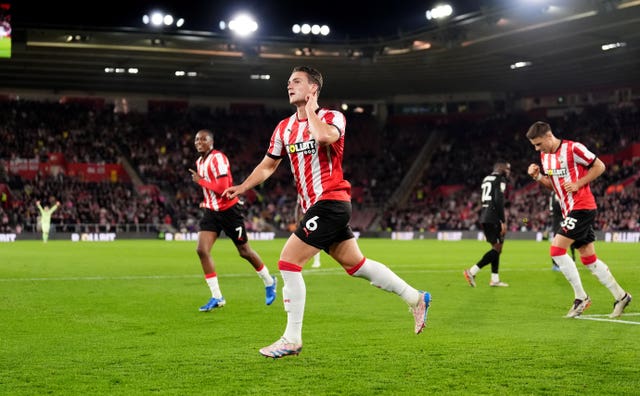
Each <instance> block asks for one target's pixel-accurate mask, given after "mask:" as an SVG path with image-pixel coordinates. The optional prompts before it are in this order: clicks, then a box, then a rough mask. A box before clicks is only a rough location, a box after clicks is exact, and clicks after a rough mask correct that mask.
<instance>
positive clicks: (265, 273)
mask: <svg viewBox="0 0 640 396" xmlns="http://www.w3.org/2000/svg"><path fill="white" fill-rule="evenodd" d="M256 273H257V274H258V276H259V277H260V279H262V281H263V282H264V285H265V286H271V285H273V278H272V277H271V274H270V273H269V268H267V266H266V265H263V266H262V269H261V270H260V271H256Z"/></svg>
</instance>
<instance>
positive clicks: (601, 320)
mask: <svg viewBox="0 0 640 396" xmlns="http://www.w3.org/2000/svg"><path fill="white" fill-rule="evenodd" d="M634 315H640V314H637V313H629V314H624V316H634ZM595 316H607V315H589V316H584V315H580V316H578V317H576V319H582V320H595V321H597V322H613V323H624V324H632V325H640V322H631V321H629V320H620V319H604V318H596V317H595Z"/></svg>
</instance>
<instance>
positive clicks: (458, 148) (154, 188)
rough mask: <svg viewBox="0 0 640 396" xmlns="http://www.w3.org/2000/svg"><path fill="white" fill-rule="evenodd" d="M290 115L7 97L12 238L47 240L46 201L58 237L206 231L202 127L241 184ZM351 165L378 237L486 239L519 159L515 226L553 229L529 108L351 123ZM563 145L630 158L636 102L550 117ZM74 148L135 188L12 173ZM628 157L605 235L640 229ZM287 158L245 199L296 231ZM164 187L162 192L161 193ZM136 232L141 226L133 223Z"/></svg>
mask: <svg viewBox="0 0 640 396" xmlns="http://www.w3.org/2000/svg"><path fill="white" fill-rule="evenodd" d="M289 114H290V112H286V111H283V112H276V111H270V112H269V111H265V110H261V109H254V110H252V111H246V109H236V110H234V109H211V108H209V107H205V106H200V107H180V106H167V107H161V108H155V109H149V111H148V112H146V113H138V112H130V113H128V114H123V113H118V112H114V108H113V107H112V106H108V105H103V106H96V105H95V104H93V105H92V104H87V103H51V102H37V101H24V100H21V101H9V100H7V101H0V140H1V141H2V142H3V144H2V145H0V186H2V185H5V186H7V188H6V189H5V190H0V193H1V194H2V195H1V197H2V200H1V201H0V233H4V232H17V233H20V232H24V231H28V232H33V231H35V230H36V226H37V222H38V218H37V217H38V211H37V209H36V207H35V201H37V200H41V201H43V202H45V203H46V202H50V203H53V202H55V201H56V200H59V201H60V202H61V203H62V206H61V208H60V210H58V211H56V212H54V214H53V217H52V224H53V225H54V226H55V227H56V229H57V230H58V231H63V232H65V231H67V232H68V231H75V232H77V231H116V230H123V227H134V228H133V230H139V229H143V230H151V231H160V230H164V229H173V230H180V231H185V232H187V231H197V229H198V219H199V216H200V209H199V203H200V201H201V198H202V193H201V190H200V187H199V186H197V185H195V184H194V183H193V182H192V180H191V177H190V174H189V171H188V169H189V168H192V169H194V168H195V160H196V158H197V153H196V151H195V149H194V147H193V139H194V135H195V133H196V132H197V130H199V129H202V128H208V129H212V130H213V131H214V132H215V147H216V148H218V149H220V150H222V151H224V152H225V153H226V154H227V156H228V157H229V159H230V161H231V166H232V172H233V176H234V179H235V181H236V182H240V181H242V180H243V179H244V178H245V177H246V176H247V175H248V172H250V171H251V170H252V169H253V167H254V166H255V165H256V164H257V163H258V162H259V161H260V160H261V159H262V157H263V156H264V153H265V152H266V148H267V145H268V140H269V137H270V135H271V133H272V131H273V128H274V127H275V126H276V124H277V122H278V121H279V120H280V119H282V118H283V117H286V116H288V115H289ZM347 120H348V121H347V134H346V140H347V145H346V151H345V161H344V170H345V175H346V177H347V179H349V180H350V181H351V182H352V186H353V203H354V219H355V218H357V216H355V215H356V214H357V213H365V212H366V213H371V214H372V215H371V216H369V217H367V219H368V220H367V221H364V222H362V223H361V224H360V223H359V224H354V227H355V228H357V229H360V230H361V231H365V230H395V231H400V230H411V231H417V230H423V231H438V230H474V229H477V227H478V211H479V202H480V200H479V184H480V182H481V181H482V178H483V177H484V176H485V175H486V174H488V173H490V171H491V169H492V166H493V163H494V162H496V161H497V160H506V161H509V162H511V165H512V177H511V184H510V186H509V191H508V193H507V197H508V200H509V206H508V216H507V218H508V227H509V230H511V231H525V230H526V231H541V230H545V229H547V228H548V227H549V216H548V197H549V195H548V192H546V191H540V189H539V187H538V186H537V185H535V184H532V182H531V180H530V179H529V177H528V176H527V174H526V167H527V166H528V164H529V163H530V162H536V161H537V158H538V157H537V153H536V152H535V151H534V150H533V148H532V147H531V145H530V143H529V142H528V141H527V140H526V137H525V132H526V130H527V128H528V126H529V125H530V124H531V123H532V122H533V121H536V119H533V118H532V117H531V116H530V115H528V114H525V113H519V114H509V115H499V116H496V115H494V116H482V117H481V116H476V117H471V118H455V117H450V118H447V117H442V116H440V117H416V116H409V117H404V116H402V115H392V116H390V117H389V119H388V121H387V122H386V123H385V124H383V125H381V124H380V122H379V121H378V120H376V119H375V118H374V117H373V116H371V115H365V114H351V113H349V114H348V117H347ZM550 122H551V123H552V126H553V128H554V132H555V134H556V135H557V136H560V137H564V138H569V139H573V140H578V141H582V142H584V143H585V144H586V145H587V146H588V147H590V148H591V149H592V150H593V151H594V152H596V154H598V155H602V154H616V153H618V152H620V151H621V150H623V149H624V148H625V147H627V146H628V145H629V144H631V143H633V142H640V116H639V114H638V110H637V108H636V107H633V106H631V107H627V108H621V109H613V110H612V109H611V108H608V107H607V106H604V105H603V106H594V107H592V108H589V109H586V110H585V111H583V112H582V113H580V114H578V113H569V114H567V115H566V116H564V117H561V118H557V119H556V118H554V119H553V120H550ZM434 131H440V132H441V136H442V138H441V140H440V142H439V143H438V146H437V148H436V150H435V151H434V152H433V155H432V156H431V157H430V158H431V160H430V161H429V162H428V163H426V164H424V171H423V173H422V174H421V177H420V179H419V180H418V182H417V183H416V187H415V189H414V190H413V191H412V193H411V196H410V198H409V200H408V201H407V202H406V203H405V204H402V205H395V206H394V205H389V198H390V197H391V195H392V194H393V193H394V191H395V189H396V188H397V186H398V185H399V183H400V181H401V180H402V178H403V177H404V175H405V174H406V173H407V171H408V170H409V168H410V167H411V166H412V165H413V164H414V162H415V160H416V158H417V154H418V152H419V151H420V149H421V148H422V146H423V145H424V144H425V142H426V141H427V140H428V139H429V136H430V134H432V133H434ZM52 153H63V155H64V158H65V159H66V162H67V163H73V162H81V163H96V164H105V163H116V164H122V165H126V167H127V169H129V172H130V175H131V181H129V180H116V181H114V180H104V181H99V182H93V181H92V182H87V181H82V180H79V179H78V178H76V177H73V176H71V175H67V174H65V173H64V172H50V173H45V172H38V173H37V174H36V176H35V177H34V178H26V177H21V176H19V175H18V174H16V173H14V172H10V171H8V166H7V164H8V163H9V162H10V161H11V160H15V159H16V158H23V159H25V158H26V159H38V160H39V161H41V162H47V161H48V159H49V156H50V155H51V154H52ZM613 158H614V160H613V162H612V163H611V164H610V166H609V167H608V170H607V172H606V174H605V175H603V176H602V177H601V178H599V179H598V180H597V181H596V182H594V183H593V184H592V187H593V190H594V193H595V195H596V197H597V199H598V203H599V206H600V209H601V210H600V212H599V217H598V225H599V228H600V229H601V230H612V229H616V230H636V231H638V230H640V224H639V221H640V199H639V197H638V194H639V193H638V191H640V177H639V176H640V158H636V159H635V160H634V159H624V160H617V159H616V158H615V156H614V157H613ZM288 166H289V164H288V162H287V160H286V159H285V160H284V161H283V163H282V164H281V166H280V169H279V170H278V173H277V174H276V175H274V177H272V178H271V179H269V180H268V181H267V182H266V183H265V184H264V185H262V186H259V187H258V188H256V189H255V190H252V191H250V192H248V193H247V194H246V195H245V196H244V202H245V204H244V208H245V210H246V217H247V222H248V224H247V227H248V229H249V230H253V231H269V230H271V231H273V230H290V229H291V227H292V226H293V225H294V224H295V219H296V210H295V208H296V193H295V190H294V189H293V183H292V182H291V180H290V175H289V174H288V171H287V170H286V169H284V168H285V167H288ZM150 187H151V188H150ZM127 230H132V229H130V228H127Z"/></svg>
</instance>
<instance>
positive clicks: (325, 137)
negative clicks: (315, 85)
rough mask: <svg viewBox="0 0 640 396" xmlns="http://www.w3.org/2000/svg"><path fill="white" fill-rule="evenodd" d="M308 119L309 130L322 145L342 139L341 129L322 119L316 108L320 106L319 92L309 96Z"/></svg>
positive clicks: (307, 105)
mask: <svg viewBox="0 0 640 396" xmlns="http://www.w3.org/2000/svg"><path fill="white" fill-rule="evenodd" d="M305 108H306V110H307V121H308V122H309V132H311V135H312V136H313V138H314V139H315V141H316V142H317V143H318V144H319V145H320V146H327V145H329V144H332V143H335V142H336V141H337V140H338V139H340V130H338V128H337V127H336V126H335V125H330V124H327V123H326V122H324V121H322V120H321V119H320V117H318V114H317V113H316V112H315V109H316V108H318V93H317V92H314V93H313V94H311V95H309V96H307V104H306V107H305Z"/></svg>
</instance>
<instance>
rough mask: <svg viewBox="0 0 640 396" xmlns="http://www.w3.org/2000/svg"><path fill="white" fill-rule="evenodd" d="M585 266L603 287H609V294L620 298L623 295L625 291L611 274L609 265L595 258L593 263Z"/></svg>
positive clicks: (617, 298)
mask: <svg viewBox="0 0 640 396" xmlns="http://www.w3.org/2000/svg"><path fill="white" fill-rule="evenodd" d="M585 267H587V268H588V269H589V271H591V273H592V274H593V275H594V276H595V277H596V278H598V280H599V281H600V283H602V284H603V285H604V287H606V288H607V289H609V291H610V292H611V294H613V298H615V299H616V300H620V299H621V298H622V297H624V295H625V294H626V292H625V291H624V289H622V288H621V287H620V285H619V284H618V282H617V281H616V279H615V278H614V277H613V275H612V274H611V271H609V267H608V266H607V265H606V264H605V263H604V262H602V261H600V259H597V260H596V261H595V262H594V263H593V264H589V265H586V266H585Z"/></svg>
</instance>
